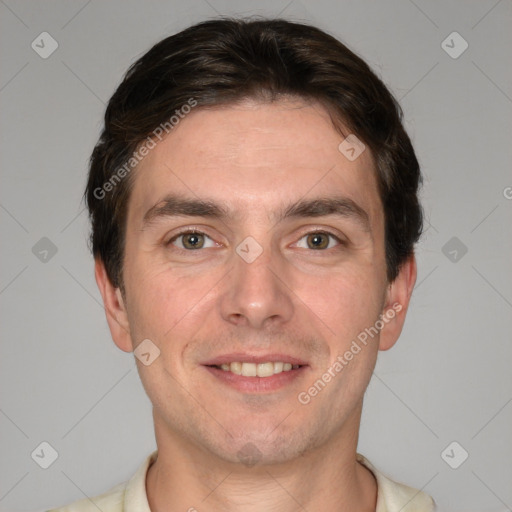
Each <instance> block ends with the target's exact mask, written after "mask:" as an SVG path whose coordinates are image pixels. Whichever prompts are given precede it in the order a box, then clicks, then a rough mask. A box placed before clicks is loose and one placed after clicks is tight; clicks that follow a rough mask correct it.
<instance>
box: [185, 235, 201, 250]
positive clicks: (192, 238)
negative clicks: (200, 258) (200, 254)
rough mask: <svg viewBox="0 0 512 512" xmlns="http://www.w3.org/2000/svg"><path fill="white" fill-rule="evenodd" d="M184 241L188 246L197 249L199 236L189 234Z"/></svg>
mask: <svg viewBox="0 0 512 512" xmlns="http://www.w3.org/2000/svg"><path fill="white" fill-rule="evenodd" d="M185 240H186V242H187V245H188V246H191V247H197V246H198V245H200V240H199V235H196V234H189V235H188V236H187V237H186V239H185Z"/></svg>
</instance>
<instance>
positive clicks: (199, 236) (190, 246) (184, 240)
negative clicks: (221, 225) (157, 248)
mask: <svg viewBox="0 0 512 512" xmlns="http://www.w3.org/2000/svg"><path fill="white" fill-rule="evenodd" d="M207 240H210V242H211V244H210V245H209V246H207V245H205V244H206V243H207ZM171 244H172V245H175V246H176V247H178V248H179V249H185V250H196V249H204V248H205V247H215V245H216V244H215V242H214V241H213V240H212V239H211V238H210V237H209V236H208V235H205V234H204V233H201V232H199V231H184V232H183V233H180V234H179V235H176V236H174V237H173V238H171V239H170V240H169V241H168V242H167V245H171Z"/></svg>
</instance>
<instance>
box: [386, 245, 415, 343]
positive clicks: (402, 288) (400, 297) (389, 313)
mask: <svg viewBox="0 0 512 512" xmlns="http://www.w3.org/2000/svg"><path fill="white" fill-rule="evenodd" d="M416 275H417V269H416V258H415V256H414V254H413V255H412V256H410V257H409V258H408V259H407V260H406V261H405V262H404V263H403V264H402V266H401V267H400V271H399V272H398V276H397V277H396V279H395V280H394V281H393V282H392V283H390V284H389V287H388V290H387V293H386V300H385V301H384V309H383V310H382V316H383V322H384V327H383V328H382V329H381V331H380V341H379V350H389V349H390V348H391V347H392V346H393V345H394V344H395V343H396V341H397V340H398V338H399V336H400V333H401V332H402V328H403V326H404V322H405V316H406V313H407V308H408V307H409V302H410V300H411V295H412V290H413V289H414V285H415V283H416Z"/></svg>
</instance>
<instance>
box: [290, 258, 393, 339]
mask: <svg viewBox="0 0 512 512" xmlns="http://www.w3.org/2000/svg"><path fill="white" fill-rule="evenodd" d="M311 284H314V286H311ZM383 290H384V288H383V286H381V284H380V279H379V276H378V275H376V272H375V267H373V266H364V267H361V268H357V269H356V268H353V269H345V270H344V271H343V272H336V273H332V274H330V275H329V276H325V277H323V278H321V279H320V280H319V279H318V277H316V278H315V281H314V283H310V285H309V286H308V285H305V286H304V287H303V289H302V291H301V292H299V293H298V295H299V296H300V297H307V299H305V300H304V302H305V303H306V304H307V305H308V307H309V308H310V310H311V311H312V312H313V313H314V314H316V315H317V316H318V317H319V318H320V319H321V320H323V321H324V322H325V324H326V325H327V326H328V327H329V328H330V331H331V332H330V334H331V335H332V336H334V337H335V339H337V340H344V341H350V340H352V338H353V337H355V336H357V334H358V333H359V332H361V331H362V330H364V329H365V328H367V327H369V326H371V325H373V324H374V322H375V321H376V320H377V318H378V315H379V314H380V313H381V308H382V301H383Z"/></svg>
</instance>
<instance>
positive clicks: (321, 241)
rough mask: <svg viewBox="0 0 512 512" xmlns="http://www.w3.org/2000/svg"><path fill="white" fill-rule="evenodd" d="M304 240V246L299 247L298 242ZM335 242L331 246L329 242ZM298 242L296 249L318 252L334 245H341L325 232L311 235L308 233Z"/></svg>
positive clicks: (333, 236) (336, 238) (337, 239)
mask: <svg viewBox="0 0 512 512" xmlns="http://www.w3.org/2000/svg"><path fill="white" fill-rule="evenodd" d="M304 239H305V240H306V242H305V245H304V244H302V245H300V240H304ZM329 239H331V240H335V243H334V244H332V243H331V241H330V240H329ZM300 240H299V242H298V243H297V246H298V247H302V248H303V249H313V250H319V249H331V248H332V247H334V246H335V245H339V244H341V243H342V241H341V240H340V239H339V238H338V237H337V236H335V235H333V234H332V233H327V232H325V231H316V232H313V233H308V234H307V235H304V236H303V237H302V238H301V239H300Z"/></svg>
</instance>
